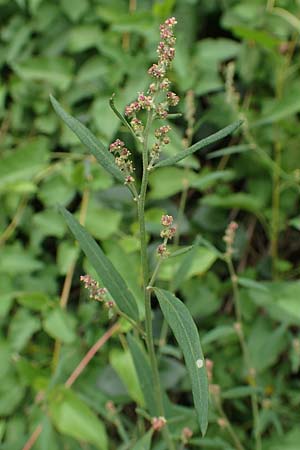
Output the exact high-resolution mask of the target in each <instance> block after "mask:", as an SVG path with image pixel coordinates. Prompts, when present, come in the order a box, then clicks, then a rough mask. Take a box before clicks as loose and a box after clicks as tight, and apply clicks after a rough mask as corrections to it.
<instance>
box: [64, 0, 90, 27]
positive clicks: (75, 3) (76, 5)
mask: <svg viewBox="0 0 300 450" xmlns="http://www.w3.org/2000/svg"><path fill="white" fill-rule="evenodd" d="M60 7H61V8H62V10H63V11H64V13H65V14H66V16H67V17H68V18H69V19H70V20H72V21H73V22H77V20H78V19H80V17H81V16H82V15H83V14H84V12H85V11H86V10H87V9H88V7H89V2H88V0H72V1H71V2H70V0H61V2H60Z"/></svg>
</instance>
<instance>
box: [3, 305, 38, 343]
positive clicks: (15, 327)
mask: <svg viewBox="0 0 300 450" xmlns="http://www.w3.org/2000/svg"><path fill="white" fill-rule="evenodd" d="M40 328H41V324H40V320H39V318H38V317H36V316H34V315H33V314H31V313H30V312H29V311H28V310H27V309H25V308H19V309H18V310H17V312H16V314H15V315H14V317H13V318H12V320H11V322H10V325H9V332H8V336H9V341H10V343H11V346H12V348H13V350H14V351H17V352H19V351H21V350H22V349H23V348H24V347H25V346H26V345H27V344H28V342H29V340H30V338H31V336H32V335H33V334H34V333H36V332H37V331H38V330H39V329H40Z"/></svg>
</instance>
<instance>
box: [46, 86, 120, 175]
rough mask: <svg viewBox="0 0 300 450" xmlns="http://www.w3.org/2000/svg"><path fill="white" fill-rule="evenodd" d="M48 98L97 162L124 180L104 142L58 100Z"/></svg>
mask: <svg viewBox="0 0 300 450" xmlns="http://www.w3.org/2000/svg"><path fill="white" fill-rule="evenodd" d="M50 100H51V103H52V106H53V108H54V110H55V112H56V113H57V114H58V115H59V117H60V118H61V119H62V120H63V121H64V122H65V124H66V125H67V126H68V127H69V128H70V129H71V130H72V131H73V132H74V133H75V134H76V136H77V137H78V138H79V139H80V141H81V142H82V143H83V145H85V146H86V147H87V148H88V149H89V151H90V152H91V153H92V154H93V155H94V156H95V158H96V159H97V161H98V163H99V164H100V165H101V166H102V167H103V168H104V169H105V170H107V172H109V173H110V174H111V175H113V176H114V177H115V178H116V179H117V180H119V181H121V182H124V180H125V177H124V175H123V174H122V172H121V171H120V170H119V169H118V167H117V166H116V164H115V161H114V157H113V155H112V154H111V153H110V152H109V151H108V150H107V148H106V147H105V145H104V144H102V142H100V141H99V140H98V139H96V137H95V136H94V135H93V133H92V132H91V131H90V130H88V129H87V128H86V127H85V126H84V125H83V124H82V123H81V122H79V120H77V119H75V118H74V117H72V116H71V115H70V114H68V113H67V112H66V111H65V110H64V109H63V108H62V107H61V105H60V104H59V103H58V101H57V100H56V99H55V98H54V97H52V95H50Z"/></svg>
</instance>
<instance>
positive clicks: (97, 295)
mask: <svg viewBox="0 0 300 450" xmlns="http://www.w3.org/2000/svg"><path fill="white" fill-rule="evenodd" d="M80 281H82V282H83V285H84V287H85V289H88V291H89V297H90V298H91V299H93V300H96V301H97V302H104V306H105V307H106V308H108V309H111V308H113V307H114V306H115V302H114V301H113V300H107V294H108V292H107V289H106V288H104V287H100V286H99V283H98V281H96V280H94V279H93V278H92V277H91V276H90V275H81V276H80Z"/></svg>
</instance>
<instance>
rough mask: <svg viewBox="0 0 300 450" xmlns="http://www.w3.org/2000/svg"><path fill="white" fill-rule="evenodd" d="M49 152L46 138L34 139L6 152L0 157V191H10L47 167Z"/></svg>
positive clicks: (30, 179)
mask: <svg viewBox="0 0 300 450" xmlns="http://www.w3.org/2000/svg"><path fill="white" fill-rule="evenodd" d="M48 158H49V153H48V151H47V141H46V140H45V139H44V138H38V139H32V140H31V141H28V142H26V143H25V144H24V145H22V146H20V147H19V148H18V149H17V150H16V151H9V152H5V153H4V155H3V157H2V158H0V191H5V190H7V191H9V190H11V189H13V188H14V186H16V185H17V183H24V182H25V181H32V179H33V177H34V176H35V175H36V174H37V173H38V172H39V171H40V170H42V169H44V168H45V166H46V163H47V160H48Z"/></svg>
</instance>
